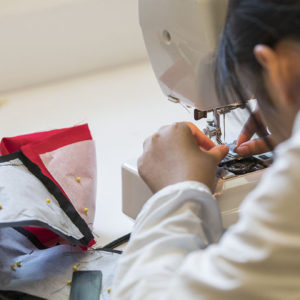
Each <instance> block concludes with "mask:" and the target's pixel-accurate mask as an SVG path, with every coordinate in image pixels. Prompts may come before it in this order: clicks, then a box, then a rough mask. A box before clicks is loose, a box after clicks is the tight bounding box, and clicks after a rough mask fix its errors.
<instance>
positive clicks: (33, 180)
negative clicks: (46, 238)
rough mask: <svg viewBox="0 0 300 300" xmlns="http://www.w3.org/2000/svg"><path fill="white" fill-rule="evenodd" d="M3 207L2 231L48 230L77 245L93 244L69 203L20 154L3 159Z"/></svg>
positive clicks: (0, 186) (0, 192) (0, 199)
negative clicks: (34, 227)
mask: <svg viewBox="0 0 300 300" xmlns="http://www.w3.org/2000/svg"><path fill="white" fill-rule="evenodd" d="M0 205H1V210H0V228H3V227H20V226H24V225H26V226H30V225H32V226H36V227H43V228H48V229H50V230H51V231H52V232H55V233H56V234H57V235H58V236H61V237H63V239H65V240H67V241H69V242H70V243H71V244H74V245H85V246H87V245H89V243H90V242H91V241H92V240H93V235H92V233H91V231H90V229H89V227H88V226H87V224H86V222H85V221H84V220H83V219H82V218H81V216H80V215H79V214H78V212H77V211H76V209H75V208H74V206H73V205H72V203H71V202H70V201H69V199H67V198H66V197H65V196H64V194H63V193H62V192H61V191H60V189H59V188H58V187H57V186H56V185H55V183H54V182H53V181H51V180H50V179H49V178H48V177H46V176H45V175H43V174H42V172H41V171H40V169H39V167H38V166H37V165H35V164H33V163H32V162H31V161H30V160H29V159H28V158H27V157H26V156H24V154H22V153H21V152H17V153H13V154H10V155H6V156H2V157H0ZM27 228H28V227H27Z"/></svg>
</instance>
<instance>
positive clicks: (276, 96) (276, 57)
mask: <svg viewBox="0 0 300 300" xmlns="http://www.w3.org/2000/svg"><path fill="white" fill-rule="evenodd" d="M254 55H255V57H256V59H257V61H258V62H259V64H260V65H261V66H262V68H263V70H264V78H265V84H266V86H267V89H268V90H269V94H270V96H271V98H272V99H273V102H274V104H275V105H277V106H278V105H279V106H286V105H290V104H292V101H291V97H290V92H289V88H288V85H287V81H286V78H285V77H284V76H283V72H282V71H283V70H282V56H281V55H280V53H279V52H278V51H276V50H274V49H272V48H270V47H268V46H266V45H257V46H256V47H255V48H254Z"/></svg>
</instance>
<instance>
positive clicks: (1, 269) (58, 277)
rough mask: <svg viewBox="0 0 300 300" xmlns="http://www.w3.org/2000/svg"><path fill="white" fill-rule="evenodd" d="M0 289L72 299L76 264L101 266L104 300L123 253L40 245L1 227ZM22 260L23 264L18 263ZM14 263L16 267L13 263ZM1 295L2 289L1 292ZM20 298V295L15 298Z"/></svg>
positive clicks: (81, 267) (81, 268) (92, 267)
mask: <svg viewBox="0 0 300 300" xmlns="http://www.w3.org/2000/svg"><path fill="white" fill-rule="evenodd" d="M0 240H1V241H9V242H6V243H0V282H1V284H0V290H6V291H19V292H23V293H28V294H31V295H34V296H38V297H42V298H46V299H48V300H67V299H69V294H70V289H71V286H70V285H68V284H67V282H68V280H72V274H73V272H74V270H73V267H74V266H76V267H77V270H78V271H85V270H100V271H101V272H102V274H103V278H102V291H101V300H109V299H110V293H109V292H108V289H109V288H111V287H112V280H113V274H114V272H115V267H116V263H117V260H118V259H119V256H120V255H119V254H116V253H112V252H107V251H100V250H99V251H98V250H89V251H82V250H80V249H79V248H78V247H72V246H71V245H59V246H55V247H52V248H49V249H44V250H40V249H38V248H36V247H35V246H34V245H33V244H32V243H31V242H30V241H29V240H28V239H27V238H26V237H24V236H23V235H22V234H20V233H19V232H17V231H16V230H14V229H13V228H9V227H7V228H0ZM17 262H20V267H18V266H17V265H16V263H17ZM12 264H14V266H15V267H14V270H13V269H11V267H10V266H11V265H12ZM0 295H1V293H0ZM15 299H16V298H15Z"/></svg>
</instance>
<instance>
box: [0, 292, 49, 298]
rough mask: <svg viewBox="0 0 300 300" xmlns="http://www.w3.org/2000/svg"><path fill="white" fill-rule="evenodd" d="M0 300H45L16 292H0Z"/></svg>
mask: <svg viewBox="0 0 300 300" xmlns="http://www.w3.org/2000/svg"><path fill="white" fill-rule="evenodd" d="M0 300H47V299H45V298H40V297H37V296H33V295H30V294H26V293H22V292H16V291H0Z"/></svg>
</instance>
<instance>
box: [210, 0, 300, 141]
mask: <svg viewBox="0 0 300 300" xmlns="http://www.w3.org/2000/svg"><path fill="white" fill-rule="evenodd" d="M217 59H218V62H217V73H216V76H217V80H216V81H217V87H218V91H219V94H220V99H221V101H224V104H226V99H227V100H228V99H229V98H230V97H236V98H237V100H239V101H243V102H245V104H246V101H247V100H248V99H250V98H252V97H255V98H256V99H257V101H258V105H259V107H260V110H261V112H262V113H263V117H264V119H265V121H266V123H267V125H268V127H269V129H270V131H271V132H272V134H273V135H274V137H275V139H276V140H277V142H281V141H283V140H285V139H287V138H288V137H290V135H291V131H292V127H293V123H294V120H295V117H296V114H297V112H298V111H299V109H300V0H263V1H262V0H229V9H228V16H227V21H226V24H225V28H224V32H223V35H222V39H221V42H220V46H219V51H218V58H217Z"/></svg>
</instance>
